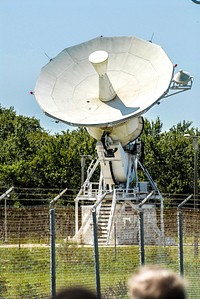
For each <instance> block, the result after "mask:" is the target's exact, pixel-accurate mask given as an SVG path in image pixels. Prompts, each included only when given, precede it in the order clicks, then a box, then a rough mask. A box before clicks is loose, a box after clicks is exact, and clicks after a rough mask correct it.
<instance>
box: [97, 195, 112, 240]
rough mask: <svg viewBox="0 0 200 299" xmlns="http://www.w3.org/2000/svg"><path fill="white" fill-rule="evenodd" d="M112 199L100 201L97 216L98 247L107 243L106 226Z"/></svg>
mask: <svg viewBox="0 0 200 299" xmlns="http://www.w3.org/2000/svg"><path fill="white" fill-rule="evenodd" d="M111 206H112V197H108V198H105V200H103V201H102V204H101V208H100V211H99V216H98V241H99V244H100V245H103V244H106V243H107V237H108V224H109V219H110V214H111Z"/></svg>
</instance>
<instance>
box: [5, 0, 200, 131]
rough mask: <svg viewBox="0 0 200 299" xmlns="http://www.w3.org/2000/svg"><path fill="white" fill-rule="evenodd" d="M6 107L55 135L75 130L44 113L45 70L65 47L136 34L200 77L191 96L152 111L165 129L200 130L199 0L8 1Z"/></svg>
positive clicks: (178, 97)
mask: <svg viewBox="0 0 200 299" xmlns="http://www.w3.org/2000/svg"><path fill="white" fill-rule="evenodd" d="M0 22H1V24H0V37H1V46H0V104H1V105H2V106H3V107H6V108H9V107H10V106H14V108H15V110H16V112H17V114H21V115H25V116H35V117H36V118H37V119H39V120H40V122H41V126H42V127H43V128H45V129H46V130H50V131H51V132H52V133H54V132H60V131H61V130H65V129H68V128H70V127H68V126H67V125H65V124H60V123H59V124H56V123H55V122H53V121H52V120H51V119H50V118H48V117H47V116H45V115H44V114H43V112H42V111H41V110H40V108H39V106H38V104H37V102H36V100H35V98H34V96H31V95H30V94H29V92H30V91H32V90H34V87H35V83H36V80H37V78H38V75H39V72H40V69H41V68H42V67H43V66H44V65H45V64H46V63H48V58H47V57H46V56H45V53H47V54H48V56H49V57H55V56H56V55H57V54H58V53H59V52H60V51H62V50H63V49H64V48H67V47H70V46H73V45H76V44H79V43H81V42H84V41H87V40H89V39H92V38H95V37H97V36H99V35H103V36H129V35H133V36H136V37H139V38H142V39H145V40H149V39H150V38H151V37H152V35H153V42H154V43H156V44H158V45H160V46H162V48H163V49H164V50H165V52H166V53H167V55H168V56H169V57H170V59H171V61H172V62H173V63H174V64H175V63H177V64H178V68H177V70H178V69H183V70H185V71H188V72H189V73H190V74H191V75H192V76H193V77H194V83H193V88H192V90H191V91H187V92H184V93H181V94H179V95H175V96H173V97H170V98H168V99H166V100H165V101H163V102H162V103H161V104H160V105H156V106H154V107H152V108H151V110H150V111H149V112H147V113H146V114H144V117H147V118H148V119H149V120H155V119H156V117H157V116H159V117H160V119H161V121H162V123H163V128H164V130H168V129H169V128H170V127H171V126H173V125H176V124H177V123H178V122H180V121H183V120H186V121H192V122H193V126H194V127H198V128H199V129H200V33H199V30H200V5H197V4H194V3H193V2H192V1H191V0H168V1H166V0H165V1H162V0H137V1H136V0H123V1H121V0H118V1H116V0H101V1H96V0H84V1H81V0H73V1H67V0H0Z"/></svg>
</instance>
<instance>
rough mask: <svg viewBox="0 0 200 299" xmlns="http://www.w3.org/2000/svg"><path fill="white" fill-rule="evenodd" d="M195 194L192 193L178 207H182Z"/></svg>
mask: <svg viewBox="0 0 200 299" xmlns="http://www.w3.org/2000/svg"><path fill="white" fill-rule="evenodd" d="M192 196H193V194H190V195H189V196H188V197H187V198H186V199H184V201H182V202H181V203H180V204H179V205H178V207H177V208H178V209H181V208H182V207H183V206H184V204H185V203H186V202H187V201H188V200H189V199H190V198H191V197H192Z"/></svg>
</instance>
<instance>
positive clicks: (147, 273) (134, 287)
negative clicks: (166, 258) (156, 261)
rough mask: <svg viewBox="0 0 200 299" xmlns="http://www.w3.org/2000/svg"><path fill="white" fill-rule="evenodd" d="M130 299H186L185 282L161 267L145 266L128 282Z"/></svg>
mask: <svg viewBox="0 0 200 299" xmlns="http://www.w3.org/2000/svg"><path fill="white" fill-rule="evenodd" d="M128 289H129V297H130V299H186V292H185V283H184V280H183V279H182V278H181V277H180V276H179V275H177V274H176V273H174V272H173V271H170V270H167V269H164V268H162V267H159V266H156V265H155V266H143V267H141V268H140V269H139V270H138V272H137V273H136V274H134V275H133V276H132V277H131V278H130V279H129V281H128Z"/></svg>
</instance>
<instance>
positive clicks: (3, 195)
mask: <svg viewBox="0 0 200 299" xmlns="http://www.w3.org/2000/svg"><path fill="white" fill-rule="evenodd" d="M13 189H14V187H13V186H12V187H10V188H9V189H8V190H7V191H6V192H5V193H3V194H2V195H1V196H0V200H1V199H4V198H5V197H6V196H8V195H9V194H10V192H12V191H13Z"/></svg>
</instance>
